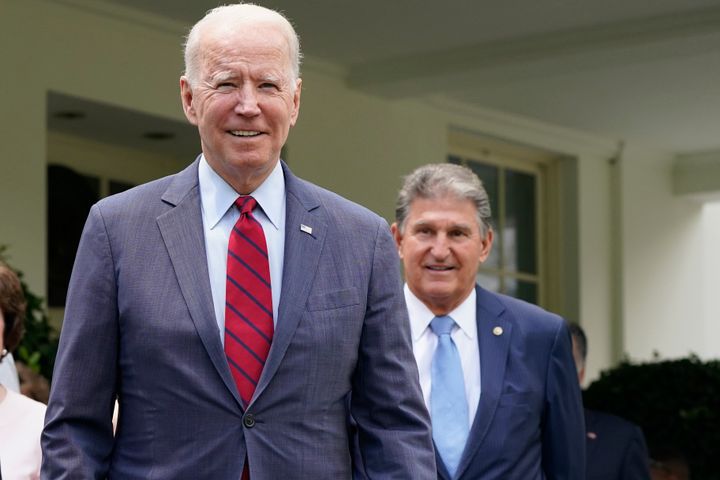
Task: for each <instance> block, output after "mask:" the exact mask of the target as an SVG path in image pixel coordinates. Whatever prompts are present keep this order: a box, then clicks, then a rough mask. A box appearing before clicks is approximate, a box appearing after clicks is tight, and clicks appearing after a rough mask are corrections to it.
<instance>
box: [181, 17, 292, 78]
mask: <svg viewBox="0 0 720 480" xmlns="http://www.w3.org/2000/svg"><path fill="white" fill-rule="evenodd" d="M251 20H254V21H265V22H273V23H275V24H277V25H278V26H279V27H280V28H281V29H282V30H283V32H284V34H285V37H286V39H287V42H288V46H289V48H290V66H291V72H290V73H291V75H292V78H291V80H292V82H291V83H292V86H293V90H294V88H295V83H296V80H297V79H298V78H300V61H301V59H302V52H301V51H300V38H299V37H298V35H297V33H296V32H295V29H294V28H293V26H292V24H291V23H290V21H289V20H288V19H287V18H286V17H285V16H283V15H282V14H281V13H280V12H276V11H275V10H271V9H269V8H265V7H261V6H259V5H255V4H252V3H238V4H235V5H223V6H220V7H216V8H213V9H212V10H210V11H208V12H207V14H206V15H205V16H204V17H203V18H202V19H200V20H199V21H198V22H197V23H196V24H195V25H193V27H192V28H191V29H190V33H188V35H187V38H186V40H185V45H184V57H185V77H186V78H187V79H188V82H189V83H190V84H191V85H194V84H196V83H197V80H198V74H199V73H198V70H199V68H200V65H199V63H200V55H201V48H200V47H201V43H202V42H201V37H202V34H203V33H204V31H205V29H206V28H207V27H208V26H211V25H213V24H215V25H217V24H221V25H224V26H230V25H232V24H237V26H236V27H235V28H242V27H243V23H245V22H248V21H251Z"/></svg>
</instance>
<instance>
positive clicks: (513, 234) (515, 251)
mask: <svg viewBox="0 0 720 480" xmlns="http://www.w3.org/2000/svg"><path fill="white" fill-rule="evenodd" d="M504 228H505V231H504V232H503V234H504V235H503V253H504V255H505V257H504V262H503V263H504V264H505V268H507V269H509V270H513V271H517V272H524V273H532V274H535V273H537V259H536V254H535V252H536V249H537V246H536V244H535V235H536V230H535V177H534V176H533V175H530V174H527V173H522V172H518V171H514V170H509V169H508V170H506V171H505V223H504Z"/></svg>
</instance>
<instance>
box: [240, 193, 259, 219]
mask: <svg viewBox="0 0 720 480" xmlns="http://www.w3.org/2000/svg"><path fill="white" fill-rule="evenodd" d="M255 205H257V200H255V199H254V198H253V197H251V196H250V195H243V196H241V197H238V198H237V200H235V206H236V207H237V209H238V210H240V215H247V214H248V213H251V212H252V211H253V209H254V208H255Z"/></svg>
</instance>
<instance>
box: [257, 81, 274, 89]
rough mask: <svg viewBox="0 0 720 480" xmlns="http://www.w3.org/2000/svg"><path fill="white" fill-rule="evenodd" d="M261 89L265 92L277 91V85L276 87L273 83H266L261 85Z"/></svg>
mask: <svg viewBox="0 0 720 480" xmlns="http://www.w3.org/2000/svg"><path fill="white" fill-rule="evenodd" d="M260 88H262V89H263V90H267V89H272V90H277V85H275V84H274V83H272V82H264V83H261V84H260Z"/></svg>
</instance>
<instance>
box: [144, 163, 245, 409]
mask: <svg viewBox="0 0 720 480" xmlns="http://www.w3.org/2000/svg"><path fill="white" fill-rule="evenodd" d="M197 169H198V162H197V160H196V161H195V162H193V164H192V165H190V166H189V167H188V168H186V169H185V170H183V171H182V172H180V173H178V174H177V175H176V176H175V179H174V181H173V182H172V183H171V184H170V186H169V187H168V189H167V190H166V191H165V194H164V195H163V197H162V200H163V201H164V202H166V203H168V204H170V205H172V206H173V207H174V208H172V209H170V210H169V211H167V212H166V213H164V214H162V215H160V216H159V217H158V218H157V224H158V227H159V228H160V233H161V235H162V238H163V241H164V242H165V247H166V248H167V251H168V255H169V256H170V260H171V262H172V265H173V269H174V270H175V275H176V276H177V279H178V283H179V284H180V291H181V292H182V295H183V297H184V299H185V303H186V305H187V307H188V310H189V311H190V317H191V318H192V321H193V323H194V324H195V329H196V330H197V332H198V335H199V336H200V339H201V341H202V343H203V345H204V346H205V349H206V350H207V352H208V355H209V356H210V360H211V361H212V363H213V365H214V366H215V368H216V369H217V371H218V373H219V374H220V377H222V379H223V382H224V383H225V386H226V387H227V388H228V390H230V392H231V393H232V394H233V396H234V397H235V400H236V401H237V402H238V404H240V405H242V403H241V400H240V397H239V395H238V392H237V388H236V387H235V382H234V380H233V378H232V375H231V374H230V369H229V367H228V365H227V360H226V359H225V352H224V351H223V347H222V343H221V341H220V335H219V333H218V326H217V321H216V319H215V312H214V310H213V299H212V293H211V290H210V280H209V274H208V268H207V256H206V253H205V237H204V234H203V227H202V212H201V211H200V190H199V188H198V176H197Z"/></svg>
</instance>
